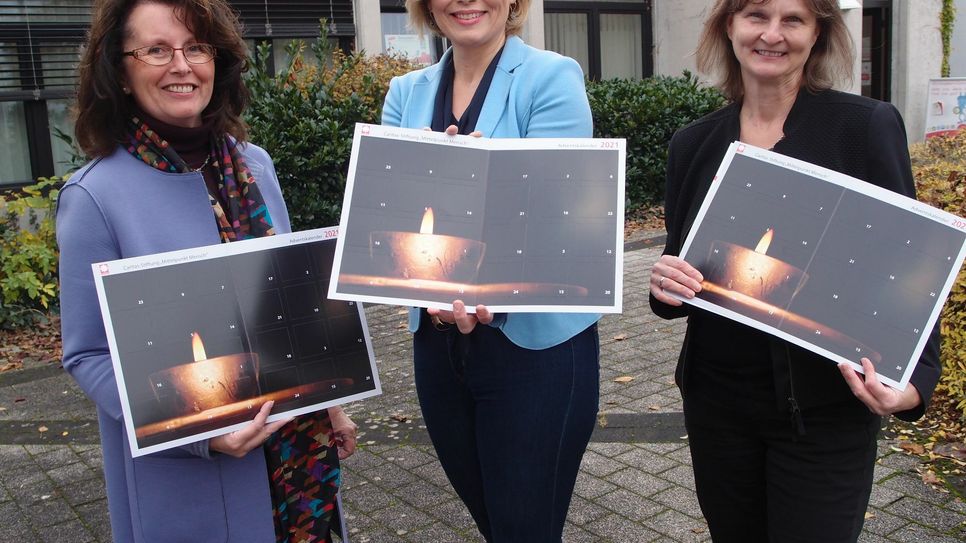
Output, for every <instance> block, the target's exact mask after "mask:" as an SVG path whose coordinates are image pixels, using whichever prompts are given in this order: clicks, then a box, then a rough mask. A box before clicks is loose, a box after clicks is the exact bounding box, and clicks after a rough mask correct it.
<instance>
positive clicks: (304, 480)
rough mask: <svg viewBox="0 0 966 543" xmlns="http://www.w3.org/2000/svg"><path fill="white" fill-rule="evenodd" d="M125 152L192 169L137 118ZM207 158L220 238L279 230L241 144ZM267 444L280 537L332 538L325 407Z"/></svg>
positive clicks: (219, 142) (334, 479)
mask: <svg viewBox="0 0 966 543" xmlns="http://www.w3.org/2000/svg"><path fill="white" fill-rule="evenodd" d="M127 151H128V152H129V153H131V154H132V155H134V156H135V157H137V158H139V159H141V160H142V161H143V162H144V163H145V164H147V165H149V166H151V167H153V168H156V169H158V170H161V171H163V172H170V173H188V172H191V171H194V170H192V169H191V167H189V166H188V165H187V164H186V163H185V161H184V160H182V158H181V157H180V156H178V153H177V152H175V150H174V148H173V147H172V146H171V145H169V144H168V142H167V141H165V140H164V138H162V137H161V136H160V135H158V133H157V132H155V131H154V130H152V129H151V128H150V127H149V126H148V125H147V124H145V123H144V122H143V121H141V120H140V119H138V118H137V117H133V118H132V119H131V121H130V123H129V130H128V146H127ZM210 157H212V161H211V163H210V165H211V166H212V167H213V169H214V170H217V172H218V191H219V193H220V196H221V199H222V200H223V201H224V202H225V203H226V204H227V213H226V211H225V208H224V207H222V205H221V202H219V199H218V198H216V197H215V196H213V195H211V194H209V195H208V198H209V200H210V202H211V207H212V209H213V210H214V213H215V219H216V221H217V223H218V231H219V233H220V235H221V241H222V243H228V242H231V241H237V240H243V239H249V238H258V237H262V236H272V235H274V234H275V229H274V228H273V226H272V218H271V216H270V215H269V212H268V207H266V205H265V201H264V200H263V199H262V194H261V192H259V190H258V186H257V185H256V184H255V178H254V176H252V174H251V172H250V171H249V169H248V166H247V165H246V164H245V159H244V158H243V157H242V155H241V152H240V151H239V149H238V145H237V143H236V142H235V141H234V140H233V139H232V138H229V137H227V136H222V137H220V138H212V142H211V154H210ZM207 164H208V163H207V162H206V165H207ZM204 167H207V166H203V167H202V169H203V168H204ZM203 175H204V174H203ZM264 451H265V459H266V462H267V464H268V472H269V473H268V474H269V477H270V479H271V485H272V488H271V493H272V506H273V517H274V522H275V539H276V541H277V542H278V543H316V542H326V543H328V542H331V541H332V535H331V522H332V518H333V515H334V513H335V503H336V493H337V492H338V491H339V487H340V486H341V484H342V472H341V470H340V468H339V455H338V448H337V447H336V443H335V440H334V437H333V436H332V422H331V421H330V420H329V414H328V412H327V411H325V410H323V411H318V412H316V413H309V414H307V415H301V416H298V417H295V418H294V419H293V420H292V421H291V422H289V423H288V424H286V425H285V426H283V427H282V428H281V429H280V430H279V431H278V432H276V433H275V434H273V435H272V436H271V437H270V438H269V440H268V441H267V442H266V443H265V447H264Z"/></svg>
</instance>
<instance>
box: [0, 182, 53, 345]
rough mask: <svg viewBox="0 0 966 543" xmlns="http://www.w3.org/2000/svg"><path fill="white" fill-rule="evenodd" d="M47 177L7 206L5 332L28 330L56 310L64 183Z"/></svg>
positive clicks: (1, 285)
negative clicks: (57, 226)
mask: <svg viewBox="0 0 966 543" xmlns="http://www.w3.org/2000/svg"><path fill="white" fill-rule="evenodd" d="M62 181H63V180H62V179H60V178H58V177H51V178H49V179H48V178H41V179H40V180H39V182H38V183H37V184H35V185H31V186H29V187H24V188H23V189H22V190H21V191H20V192H18V193H15V194H14V195H13V196H12V198H9V199H8V200H7V201H6V202H5V203H3V204H2V206H3V207H2V208H0V209H3V213H4V216H3V218H2V220H0V294H2V296H0V328H3V329H10V328H16V327H19V326H24V325H27V324H31V323H33V322H35V321H36V320H37V319H40V318H43V316H44V314H45V312H48V311H52V310H56V309H57V302H58V298H57V296H58V294H59V293H58V283H57V256H58V253H57V240H56V237H55V234H54V206H55V204H56V201H57V194H58V193H59V190H58V189H57V187H58V186H59V185H60V184H61V183H62Z"/></svg>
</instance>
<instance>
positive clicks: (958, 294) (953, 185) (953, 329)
mask: <svg viewBox="0 0 966 543" xmlns="http://www.w3.org/2000/svg"><path fill="white" fill-rule="evenodd" d="M910 154H911V155H912V170H913V174H914V175H915V178H916V191H917V193H918V197H919V200H921V201H923V202H926V203H928V204H929V205H932V206H935V207H938V208H940V209H943V210H946V211H948V212H950V213H953V214H956V215H959V216H960V217H963V216H966V130H961V131H960V132H959V133H958V134H956V135H954V136H951V137H939V138H932V139H929V140H926V142H924V143H919V144H915V145H913V146H911V147H910ZM940 318H941V319H942V325H941V330H942V338H943V342H942V351H941V354H940V356H941V358H942V364H943V374H942V378H941V379H940V382H939V387H938V388H937V391H938V392H939V393H940V394H941V395H945V396H946V397H947V398H948V399H949V401H951V402H953V403H954V404H955V408H956V410H957V411H958V412H959V413H960V416H961V417H963V419H964V420H966V270H960V272H959V276H958V277H957V278H956V284H954V285H953V288H952V291H950V293H949V298H948V299H947V300H946V305H945V306H944V307H943V311H942V315H941V317H940Z"/></svg>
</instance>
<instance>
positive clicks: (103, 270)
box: [98, 264, 111, 275]
mask: <svg viewBox="0 0 966 543" xmlns="http://www.w3.org/2000/svg"><path fill="white" fill-rule="evenodd" d="M98 269H99V270H100V272H101V275H108V274H110V273H111V267H110V266H108V265H107V264H101V265H100V266H99V267H98Z"/></svg>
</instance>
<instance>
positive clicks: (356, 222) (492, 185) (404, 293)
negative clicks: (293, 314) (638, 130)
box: [329, 124, 625, 313]
mask: <svg viewBox="0 0 966 543" xmlns="http://www.w3.org/2000/svg"><path fill="white" fill-rule="evenodd" d="M624 158H625V145H624V140H601V139H494V138H473V137H468V136H447V135H445V134H442V133H438V132H429V131H424V130H411V129H402V128H393V127H383V126H374V125H365V124H359V125H357V126H356V132H355V139H354V140H353V147H352V157H351V162H350V164H349V177H348V181H347V185H346V193H345V201H344V203H343V207H342V220H341V224H340V226H339V228H340V229H341V231H342V232H343V236H341V237H340V238H339V241H338V245H337V248H336V256H335V268H334V271H333V274H332V280H331V283H330V286H329V296H330V297H332V298H337V299H351V300H363V301H367V302H376V303H389V304H400V305H411V306H421V307H438V308H450V307H451V303H452V302H453V300H456V299H461V300H463V301H464V302H465V303H466V305H467V308H468V309H471V310H472V308H473V307H475V306H476V305H477V304H485V305H487V306H489V308H490V309H491V310H493V311H500V312H510V311H529V312H534V311H536V312H540V311H554V312H603V313H616V312H620V310H621V291H622V285H621V282H622V279H623V243H624Z"/></svg>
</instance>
